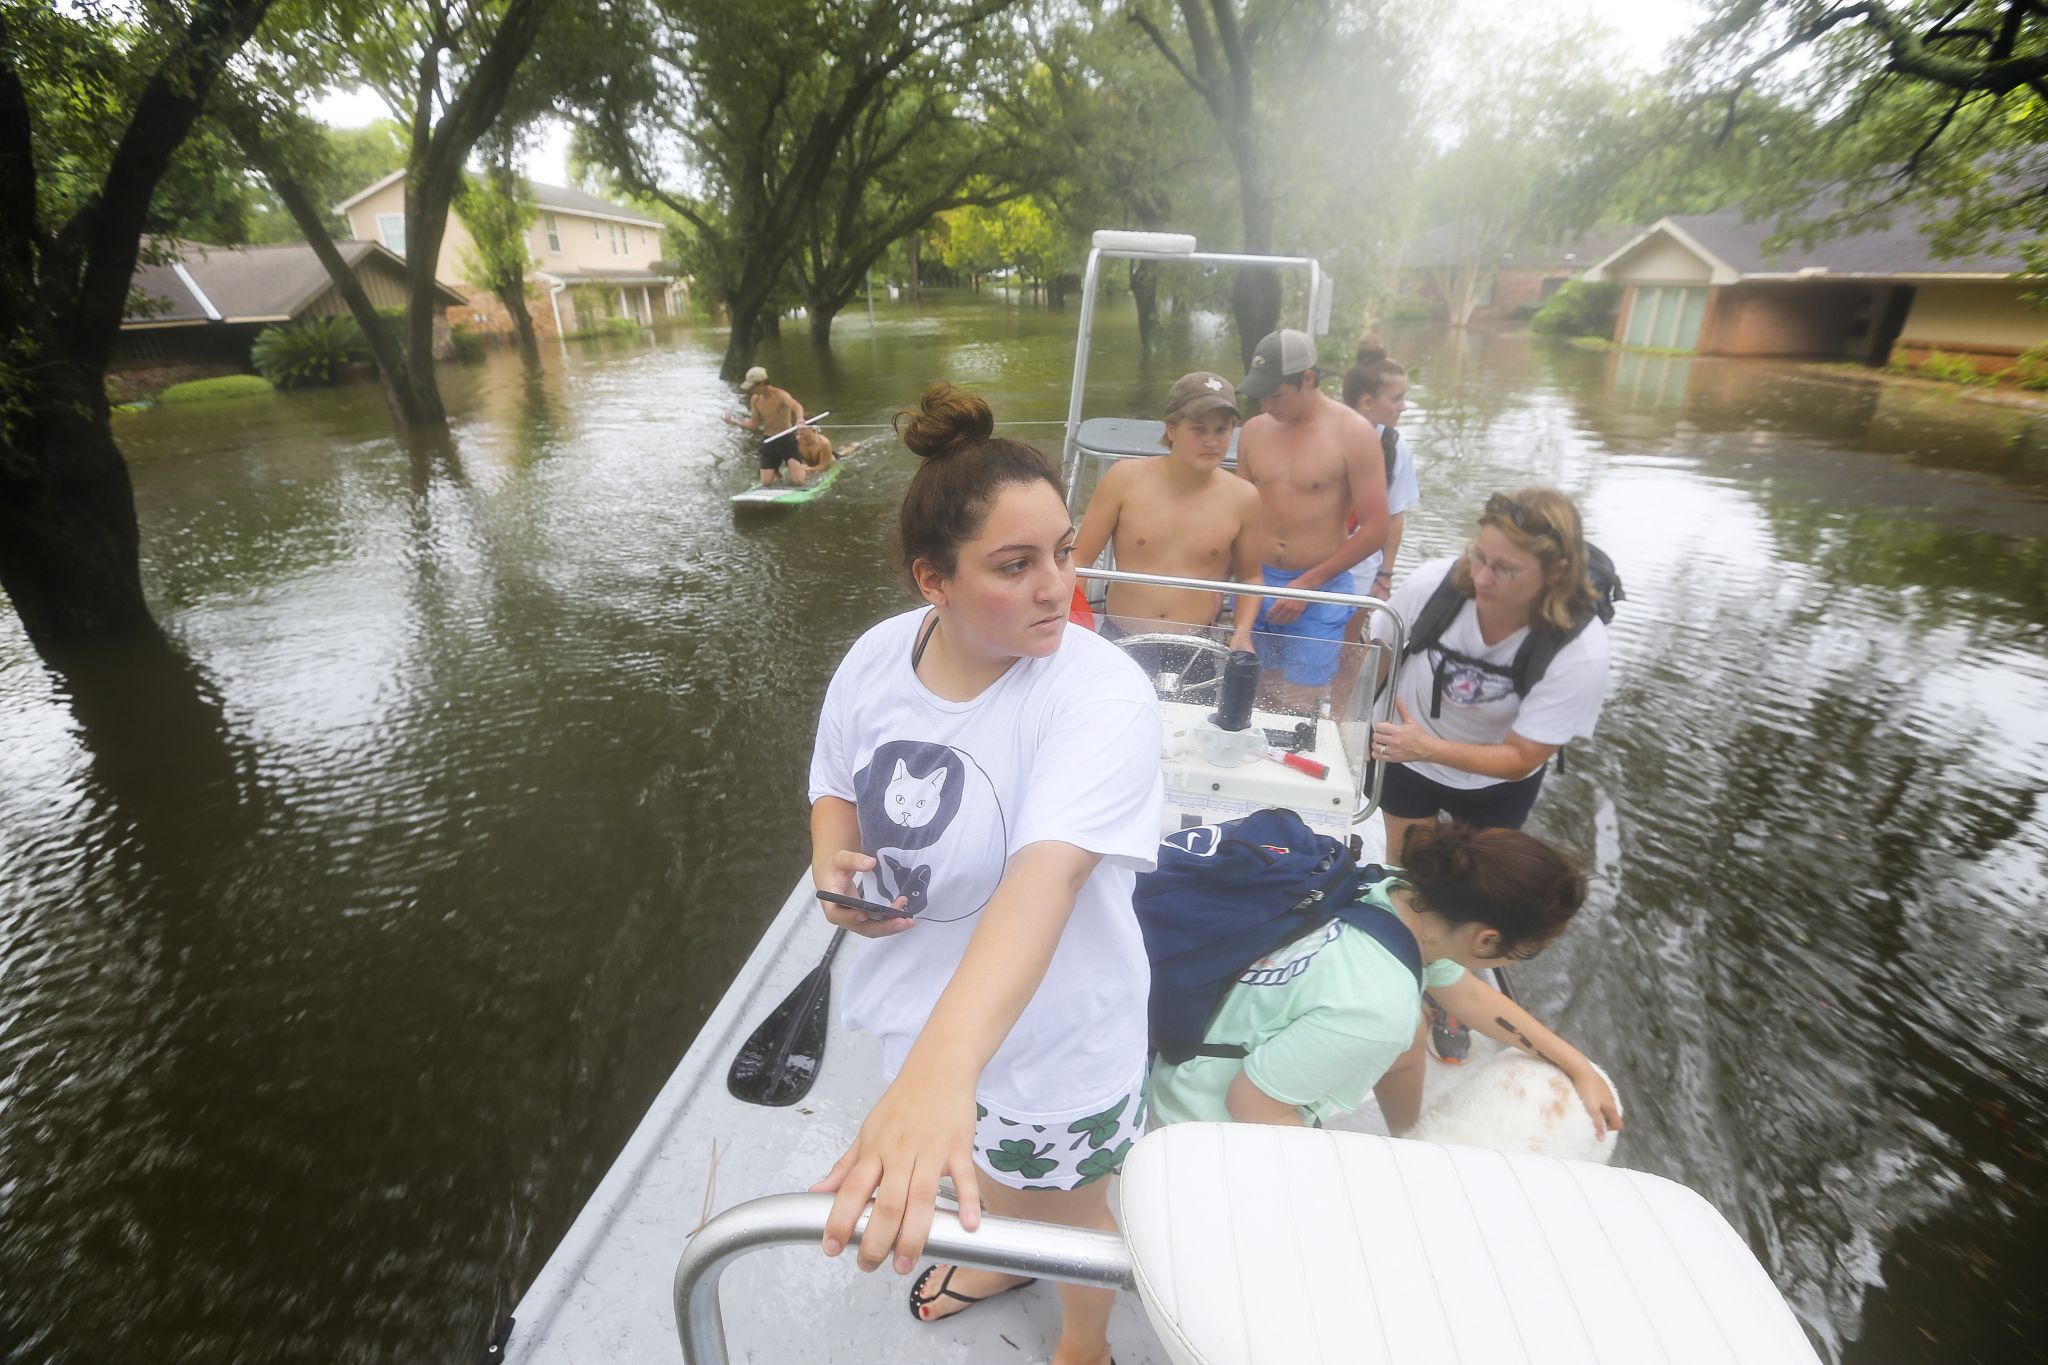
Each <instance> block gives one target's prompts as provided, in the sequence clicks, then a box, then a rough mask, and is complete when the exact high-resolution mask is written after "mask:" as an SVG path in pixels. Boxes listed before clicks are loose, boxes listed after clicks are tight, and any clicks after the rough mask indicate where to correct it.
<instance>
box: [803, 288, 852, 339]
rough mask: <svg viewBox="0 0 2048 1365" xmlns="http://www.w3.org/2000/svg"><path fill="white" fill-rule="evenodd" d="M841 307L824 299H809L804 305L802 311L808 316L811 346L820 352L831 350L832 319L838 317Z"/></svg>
mask: <svg viewBox="0 0 2048 1365" xmlns="http://www.w3.org/2000/svg"><path fill="white" fill-rule="evenodd" d="M843 306H844V305H842V304H837V303H831V302H828V301H826V300H824V299H811V300H809V301H807V302H806V303H805V305H804V311H805V312H806V313H808V314H809V315H810V320H811V345H813V346H816V347H818V348H819V349H820V350H828V349H830V348H831V345H832V319H834V318H836V317H838V316H839V310H840V308H842V307H843Z"/></svg>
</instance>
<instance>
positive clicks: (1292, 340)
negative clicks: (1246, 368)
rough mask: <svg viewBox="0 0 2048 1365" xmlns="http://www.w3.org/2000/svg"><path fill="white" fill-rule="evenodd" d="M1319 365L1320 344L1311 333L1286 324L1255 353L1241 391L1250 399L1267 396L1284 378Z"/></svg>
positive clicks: (1269, 335) (1266, 339)
mask: <svg viewBox="0 0 2048 1365" xmlns="http://www.w3.org/2000/svg"><path fill="white" fill-rule="evenodd" d="M1315 367H1316V343H1315V341H1314V340H1313V339H1312V338H1310V336H1309V334H1308V333H1307V332H1297V331H1295V330H1294V329H1293V328H1292V327H1282V328H1281V329H1280V330H1279V331H1277V332H1268V333H1267V334H1266V335H1265V338H1264V339H1263V340H1261V341H1260V342H1259V344H1258V347H1257V349H1255V350H1254V351H1253V352H1252V367H1251V370H1250V372H1249V373H1247V374H1246V375H1245V377H1244V383H1242V384H1239V385H1238V386H1237V391H1238V392H1239V393H1241V394H1243V395H1244V396H1245V397H1246V398H1264V397H1265V396H1266V395H1267V394H1269V393H1271V392H1272V391H1273V390H1275V389H1277V388H1279V387H1280V381H1281V380H1283V379H1292V378H1294V377H1295V376H1296V375H1298V374H1306V373H1307V372H1308V371H1310V370H1313V369H1314V368H1315Z"/></svg>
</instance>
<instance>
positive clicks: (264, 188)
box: [237, 119, 405, 242]
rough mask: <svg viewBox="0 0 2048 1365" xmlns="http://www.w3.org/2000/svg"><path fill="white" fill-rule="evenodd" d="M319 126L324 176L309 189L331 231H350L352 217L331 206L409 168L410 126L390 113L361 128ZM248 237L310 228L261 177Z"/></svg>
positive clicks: (276, 237)
mask: <svg viewBox="0 0 2048 1365" xmlns="http://www.w3.org/2000/svg"><path fill="white" fill-rule="evenodd" d="M314 129H315V131H314V133H313V136H316V137H317V138H319V140H320V142H321V143H322V144H323V147H322V151H321V154H320V155H319V156H318V157H317V158H315V159H314V164H316V165H317V166H318V167H319V175H318V178H317V179H314V180H312V181H310V182H308V183H307V185H306V194H307V196H308V197H309V198H310V199H311V201H312V202H313V203H314V204H315V205H317V206H318V207H319V209H320V211H321V217H322V221H323V222H324V223H325V225H326V227H327V231H328V232H329V233H330V234H331V235H333V236H336V237H347V236H349V235H350V233H349V230H348V220H347V219H346V218H345V217H343V216H342V215H341V214H338V213H333V212H330V211H329V210H330V209H331V208H332V206H333V205H335V204H338V203H340V202H341V201H342V200H344V199H346V198H348V197H349V196H350V195H352V194H354V193H355V192H356V191H357V190H359V189H361V188H362V187H363V186H365V185H374V184H376V183H377V182H378V181H379V180H382V179H383V178H384V177H385V176H387V175H389V174H391V173H392V172H393V171H396V170H403V169H404V167H405V130H404V129H403V128H401V127H399V126H398V125H397V124H396V123H393V122H392V121H391V120H390V119H372V120H371V121H370V122H369V123H366V124H364V125H363V126H362V127H360V128H329V127H325V126H324V125H314ZM237 159H238V160H239V158H237ZM246 240H248V241H251V242H299V241H304V240H305V233H303V232H301V231H300V230H299V225H298V223H297V222H296V221H294V220H293V218H292V216H291V212H290V211H289V210H288V209H286V208H285V206H284V201H283V200H281V199H279V198H277V196H276V194H275V192H271V191H269V187H268V185H267V183H264V182H261V181H260V180H259V183H258V190H257V193H256V195H255V202H254V204H253V206H252V209H251V212H250V215H249V229H248V237H247V239H246Z"/></svg>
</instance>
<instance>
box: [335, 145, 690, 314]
mask: <svg viewBox="0 0 2048 1365" xmlns="http://www.w3.org/2000/svg"><path fill="white" fill-rule="evenodd" d="M527 188H528V189H530V190H531V191H532V192H533V197H534V201H535V203H536V204H537V205H538V206H539V208H540V213H539V216H537V217H536V218H535V219H534V222H533V226H532V227H530V228H528V229H527V233H526V245H527V260H528V262H529V264H530V267H531V268H530V271H529V273H528V275H527V301H526V306H527V311H528V312H530V313H531V314H533V321H534V326H535V327H536V328H537V329H538V330H540V331H541V332H542V333H543V334H547V333H554V334H557V335H568V334H572V333H575V332H581V331H587V330H589V329H591V328H593V327H595V326H597V325H598V324H599V323H601V322H603V321H604V319H606V318H608V317H629V318H634V319H636V320H638V321H640V322H643V323H652V322H654V321H655V320H656V319H658V318H664V317H673V316H675V315H676V314H677V313H678V311H679V309H680V304H681V283H682V282H681V281H680V280H679V279H678V278H677V276H676V275H675V274H674V273H673V272H672V270H671V269H670V267H669V266H668V265H666V264H665V263H664V262H663V261H662V224H661V223H660V222H659V221H658V220H656V219H653V218H649V217H647V216H646V215H645V214H644V213H639V212H636V211H635V210H633V209H629V208H627V207H625V206H624V205H622V204H614V203H612V202H611V201H610V200H607V199H600V198H598V197H597V196H596V195H594V194H585V193H584V192H583V191H582V190H572V189H569V188H567V187H566V186H562V185H543V184H541V183H540V182H538V181H528V182H527ZM334 211H335V212H336V213H339V214H342V215H344V216H345V217H346V218H347V219H348V225H349V232H350V234H351V235H352V236H355V237H357V238H359V239H362V240H364V241H372V242H378V243H381V244H382V245H383V246H385V247H387V248H388V249H390V250H391V251H394V252H396V253H397V254H398V255H400V256H403V255H405V172H404V171H393V172H392V173H391V174H390V175H387V176H385V177H384V178H383V179H382V180H379V181H378V182H377V183H376V184H374V185H371V186H369V187H368V188H367V189H365V190H363V191H361V192H360V193H358V194H355V195H352V196H350V197H349V198H347V199H344V200H342V201H341V202H340V203H339V204H336V205H335V206H334ZM471 249H472V243H471V240H470V236H469V232H468V230H467V229H466V228H464V227H463V225H462V219H461V217H460V215H457V214H453V213H451V214H449V215H448V230H447V232H446V234H445V235H444V236H443V237H442V239H441V259H440V260H439V261H438V262H437V263H436V265H435V268H434V273H435V274H436V275H437V276H439V277H440V278H442V279H444V280H454V281H456V282H457V285H458V287H459V288H460V289H461V290H462V292H463V294H464V296H465V298H466V299H467V302H466V304H465V305H464V306H463V307H461V308H456V309H451V310H450V316H451V317H453V318H455V319H456V320H457V321H461V322H466V323H468V324H469V325H471V326H472V327H475V328H477V329H479V330H481V331H500V330H509V329H510V327H511V319H510V318H509V317H507V316H506V314H505V310H504V306H503V305H502V304H501V303H500V302H499V301H498V299H497V297H496V295H494V294H493V293H492V292H491V291H490V290H489V289H488V288H486V287H484V286H482V285H479V284H475V283H473V282H471V281H470V280H469V274H470V272H469V270H468V269H467V268H466V267H465V264H464V263H465V261H466V260H467V259H468V256H469V254H470V251H471Z"/></svg>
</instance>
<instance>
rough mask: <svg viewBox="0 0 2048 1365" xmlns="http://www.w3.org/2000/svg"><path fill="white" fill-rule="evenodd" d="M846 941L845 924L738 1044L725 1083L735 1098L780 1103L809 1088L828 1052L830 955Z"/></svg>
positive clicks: (760, 1102) (756, 1102)
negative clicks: (822, 953) (807, 972)
mask: <svg viewBox="0 0 2048 1365" xmlns="http://www.w3.org/2000/svg"><path fill="white" fill-rule="evenodd" d="M845 941H846V930H844V929H838V930H835V931H834V932H833V934H832V942H831V944H830V945H828V946H827V947H826V949H825V956H824V958H823V960H822V961H820V962H819V963H818V965H817V966H815V967H813V968H811V974H810V975H809V976H806V977H805V978H804V979H803V980H801V981H799V982H797V983H796V989H795V990H793V991H791V992H790V993H789V994H788V995H787V996H786V997H784V999H783V1001H782V1003H781V1004H780V1005H777V1006H776V1007H775V1012H774V1013H773V1014H770V1015H769V1016H768V1017H767V1018H766V1019H763V1020H762V1021H761V1023H760V1026H759V1027H758V1028H756V1029H755V1030H754V1031H753V1032H752V1033H751V1034H749V1035H747V1041H746V1042H744V1043H742V1044H740V1050H739V1053H738V1055H737V1056H735V1057H734V1058H733V1059H732V1069H731V1070H729V1071H727V1072H726V1073H725V1088H726V1089H727V1090H729V1091H731V1092H732V1097H733V1098H734V1099H736V1100H744V1101H745V1102H746V1103H748V1104H767V1105H775V1106H778V1107H779V1106H782V1105H787V1104H795V1103H796V1102H797V1101H798V1100H800V1099H802V1098H803V1097H804V1096H806V1095H808V1094H810V1093H811V1082H812V1081H814V1080H816V1079H817V1078H818V1064H819V1063H820V1062H822V1061H823V1060H824V1058H825V1016H826V1011H827V1010H828V1008H829V1007H830V1004H831V999H832V958H833V955H834V954H836V953H837V952H838V951H839V945H840V944H841V943H844V942H845Z"/></svg>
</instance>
